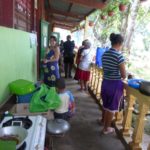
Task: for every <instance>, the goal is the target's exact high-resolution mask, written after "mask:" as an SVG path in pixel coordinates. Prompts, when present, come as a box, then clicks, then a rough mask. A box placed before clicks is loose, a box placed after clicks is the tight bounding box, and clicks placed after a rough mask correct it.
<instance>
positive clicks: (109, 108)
mask: <svg viewBox="0 0 150 150" xmlns="http://www.w3.org/2000/svg"><path fill="white" fill-rule="evenodd" d="M110 41H111V45H112V47H111V48H110V49H109V50H108V51H106V52H105V53H104V54H103V56H102V67H103V72H104V74H103V81H102V87H101V97H102V101H103V115H102V116H103V117H104V118H102V121H103V123H104V128H103V130H102V132H103V133H104V134H109V133H112V132H114V128H112V127H111V122H112V119H113V116H114V114H115V112H118V111H119V105H120V102H121V100H122V97H123V82H122V80H123V79H125V78H126V71H125V59H124V57H123V55H122V54H121V52H120V49H121V46H122V43H123V37H122V36H121V35H120V34H114V33H112V34H111V35H110Z"/></svg>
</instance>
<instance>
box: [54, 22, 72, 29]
mask: <svg viewBox="0 0 150 150" xmlns="http://www.w3.org/2000/svg"><path fill="white" fill-rule="evenodd" d="M54 24H55V25H59V26H65V27H67V28H74V26H69V25H66V24H62V23H59V22H55V23H54Z"/></svg>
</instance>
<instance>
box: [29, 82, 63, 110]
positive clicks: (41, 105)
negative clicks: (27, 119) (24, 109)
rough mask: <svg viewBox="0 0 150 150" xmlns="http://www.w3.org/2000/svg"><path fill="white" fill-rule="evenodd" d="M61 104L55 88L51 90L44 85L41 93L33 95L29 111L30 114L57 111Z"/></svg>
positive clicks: (40, 90)
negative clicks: (50, 110)
mask: <svg viewBox="0 0 150 150" xmlns="http://www.w3.org/2000/svg"><path fill="white" fill-rule="evenodd" d="M60 104H61V101H60V98H59V96H58V94H57V92H56V90H55V88H50V89H49V88H48V87H47V86H46V85H45V84H42V85H41V88H40V89H39V91H37V92H35V93H34V94H33V96H32V99H31V102H30V105H29V110H30V112H46V111H48V110H49V109H56V108H57V107H59V105H60Z"/></svg>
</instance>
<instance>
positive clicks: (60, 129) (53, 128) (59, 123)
mask: <svg viewBox="0 0 150 150" xmlns="http://www.w3.org/2000/svg"><path fill="white" fill-rule="evenodd" d="M69 129H70V124H69V123H68V122H67V121H65V120H63V119H54V120H49V121H48V123H47V131H48V132H49V133H50V134H63V133H65V132H67V131H68V130H69Z"/></svg>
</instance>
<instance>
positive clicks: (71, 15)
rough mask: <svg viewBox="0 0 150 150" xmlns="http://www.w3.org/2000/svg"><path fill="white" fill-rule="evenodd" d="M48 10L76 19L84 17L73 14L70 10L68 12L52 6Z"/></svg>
mask: <svg viewBox="0 0 150 150" xmlns="http://www.w3.org/2000/svg"><path fill="white" fill-rule="evenodd" d="M48 12H50V13H54V14H58V15H62V16H67V17H72V18H76V19H82V18H84V16H83V15H80V14H74V13H71V12H69V13H68V12H65V11H61V10H57V9H54V8H51V9H50V10H49V11H48Z"/></svg>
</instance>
